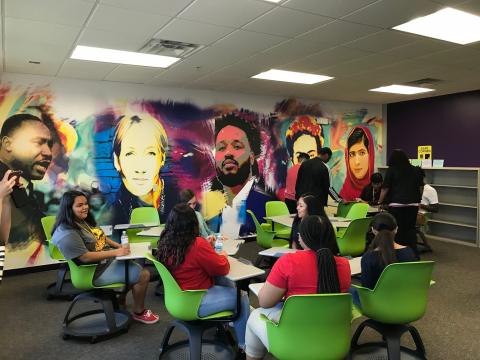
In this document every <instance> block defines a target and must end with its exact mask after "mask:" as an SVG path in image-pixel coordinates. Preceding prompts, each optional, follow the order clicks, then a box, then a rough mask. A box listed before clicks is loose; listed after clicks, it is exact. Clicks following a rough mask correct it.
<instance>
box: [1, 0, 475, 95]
mask: <svg viewBox="0 0 480 360" xmlns="http://www.w3.org/2000/svg"><path fill="white" fill-rule="evenodd" d="M445 6H452V7H455V8H457V9H460V10H465V11H469V12H472V13H474V14H476V15H480V0H468V1H465V0H460V1H459V0H289V1H288V0H287V1H283V2H281V3H280V4H279V5H277V4H273V3H269V2H266V1H261V0H193V1H192V0H134V1H133V0H97V1H95V0H42V1H38V0H1V11H2V13H1V24H2V27H1V31H2V37H1V41H2V44H1V45H2V46H1V49H2V57H1V62H2V64H1V66H2V71H3V72H12V73H25V74H38V75H50V76H57V77H66V78H76V79H93V80H105V81H121V82H130V83H143V84H149V85H155V86H168V87H170V86H173V87H182V88H194V89H207V90H215V91H221V92H226V91H228V92H242V93H250V94H262V95H275V96H285V97H286V96H296V97H306V98H311V99H319V100H320V99H329V100H342V101H355V102H367V103H390V102H397V101H403V100H410V99H415V98H422V97H429V96H437V95H443V94H449V93H454V92H461V91H468V90H475V89H480V42H477V43H474V44H471V45H466V46H465V45H464V46H461V45H456V44H453V43H449V42H445V41H438V40H433V39H429V38H426V37H422V36H416V35H411V34H407V33H402V32H399V31H394V30H391V29H390V28H391V27H393V26H395V25H399V24H401V23H404V22H406V21H408V20H410V19H412V18H415V17H418V16H422V15H426V14H429V13H432V12H434V11H436V10H439V9H441V8H443V7H445ZM152 38H160V39H167V40H175V41H182V42H191V43H195V44H200V45H204V47H203V48H202V49H200V50H199V51H197V52H195V53H194V54H192V55H191V56H189V57H187V58H185V59H183V60H181V61H179V62H178V63H176V64H174V65H172V66H171V67H170V68H168V69H158V68H148V67H141V66H127V65H116V64H108V63H100V62H89V61H80V60H72V59H69V57H70V54H71V52H72V50H73V49H74V48H75V46H76V45H88V46H97V47H106V48H114V49H120V50H129V51H138V50H139V49H140V48H142V47H143V46H144V45H145V44H146V43H147V42H148V41H149V40H150V39H152ZM29 61H35V62H40V63H39V64H32V63H29ZM270 68H279V69H284V70H292V71H301V72H311V73H319V74H323V75H329V76H334V77H335V79H334V80H330V81H328V82H324V83H320V84H316V85H296V84H287V83H280V82H275V81H265V80H257V79H250V77H251V76H252V75H255V74H257V73H259V72H262V71H266V70H268V69H270ZM424 78H433V79H438V80H441V82H439V83H437V84H435V85H432V87H434V88H435V89H437V91H435V92H432V93H428V94H420V95H411V96H402V95H393V94H382V93H373V92H369V91H368V89H371V88H374V87H378V86H383V85H390V84H393V83H396V84H406V83H408V82H412V81H416V80H419V79H424ZM427 82H428V81H427Z"/></svg>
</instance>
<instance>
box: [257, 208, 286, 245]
mask: <svg viewBox="0 0 480 360" xmlns="http://www.w3.org/2000/svg"><path fill="white" fill-rule="evenodd" d="M265 214H266V216H281V215H290V212H289V211H288V207H287V205H286V204H285V203H284V202H283V201H267V202H266V203H265ZM261 226H262V228H263V229H264V230H267V231H274V232H275V236H276V237H278V238H281V239H287V240H288V239H290V234H291V232H292V228H291V227H288V226H285V225H282V224H272V221H271V220H268V219H267V222H266V223H262V224H261Z"/></svg>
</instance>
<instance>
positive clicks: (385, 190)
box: [378, 188, 390, 205]
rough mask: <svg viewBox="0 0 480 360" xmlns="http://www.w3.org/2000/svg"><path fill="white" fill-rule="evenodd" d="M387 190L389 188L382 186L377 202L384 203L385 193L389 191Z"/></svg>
mask: <svg viewBox="0 0 480 360" xmlns="http://www.w3.org/2000/svg"><path fill="white" fill-rule="evenodd" d="M389 190H390V189H389V188H382V191H381V192H380V197H379V199H378V203H379V204H380V205H383V203H384V201H385V198H386V197H387V195H388V191H389Z"/></svg>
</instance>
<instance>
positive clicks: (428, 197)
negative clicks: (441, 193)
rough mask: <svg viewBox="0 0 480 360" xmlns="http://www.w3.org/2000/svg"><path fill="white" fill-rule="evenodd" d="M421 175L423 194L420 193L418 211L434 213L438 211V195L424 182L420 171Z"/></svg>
mask: <svg viewBox="0 0 480 360" xmlns="http://www.w3.org/2000/svg"><path fill="white" fill-rule="evenodd" d="M422 175H423V177H424V183H425V185H423V193H422V201H421V202H420V211H421V210H423V211H427V212H433V213H436V212H438V210H439V207H440V206H439V204H438V194H437V190H435V188H434V187H433V186H431V185H429V184H427V183H426V182H425V172H424V171H423V169H422Z"/></svg>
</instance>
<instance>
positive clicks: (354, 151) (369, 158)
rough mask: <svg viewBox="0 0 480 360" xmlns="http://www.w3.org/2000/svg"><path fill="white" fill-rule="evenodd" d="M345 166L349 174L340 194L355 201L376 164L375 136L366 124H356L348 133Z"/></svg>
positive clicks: (348, 199)
mask: <svg viewBox="0 0 480 360" xmlns="http://www.w3.org/2000/svg"><path fill="white" fill-rule="evenodd" d="M345 166H346V168H347V174H346V176H345V182H344V183H343V186H342V189H341V190H340V196H341V197H342V199H343V200H345V201H355V199H357V198H359V197H360V193H361V192H362V189H363V188H364V187H365V186H366V185H368V183H369V181H370V176H371V175H372V174H373V171H374V166H375V146H374V143H373V136H372V133H371V132H370V130H369V129H368V128H367V127H366V126H363V125H358V126H355V127H354V128H353V129H352V131H351V132H350V134H349V135H348V138H347V149H346V150H345Z"/></svg>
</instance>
